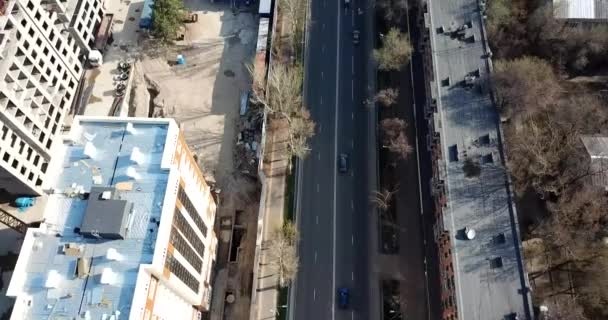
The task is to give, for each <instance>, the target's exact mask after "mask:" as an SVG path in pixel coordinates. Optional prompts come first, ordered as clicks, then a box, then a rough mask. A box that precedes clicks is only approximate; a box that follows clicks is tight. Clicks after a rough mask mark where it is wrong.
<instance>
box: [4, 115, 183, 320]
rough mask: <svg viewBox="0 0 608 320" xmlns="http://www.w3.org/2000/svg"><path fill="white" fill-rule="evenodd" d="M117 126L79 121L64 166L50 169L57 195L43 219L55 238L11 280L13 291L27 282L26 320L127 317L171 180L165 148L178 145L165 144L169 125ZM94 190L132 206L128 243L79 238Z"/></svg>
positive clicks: (37, 247)
mask: <svg viewBox="0 0 608 320" xmlns="http://www.w3.org/2000/svg"><path fill="white" fill-rule="evenodd" d="M116 121H117V122H108V121H96V120H86V119H81V120H80V129H81V130H79V132H75V133H74V132H71V134H72V135H71V139H72V140H71V141H66V142H65V143H64V145H63V146H60V147H59V149H61V152H57V156H59V157H62V158H60V159H59V160H56V159H54V161H58V162H59V165H57V166H53V168H54V169H55V171H56V172H54V175H53V177H52V178H53V179H54V180H53V182H52V183H51V186H52V188H53V191H52V192H53V193H52V194H51V195H50V196H49V200H48V205H47V208H46V211H45V215H44V218H45V219H46V220H45V222H46V223H45V225H46V226H47V228H48V229H50V231H51V232H47V233H44V232H38V233H37V234H35V236H34V238H33V243H32V244H31V245H30V246H29V247H30V248H31V251H30V252H29V258H28V257H21V256H20V259H22V258H24V259H27V264H26V265H25V267H24V268H23V272H24V273H25V275H24V276H23V275H22V276H20V278H21V279H20V280H15V278H13V280H11V286H12V285H13V283H12V281H17V282H19V281H23V283H22V285H21V287H20V288H18V289H16V290H19V289H20V290H21V291H22V292H21V293H20V296H21V294H24V295H28V296H30V298H31V304H30V306H29V307H27V308H26V310H25V311H23V313H22V314H23V315H24V316H25V318H26V319H59V318H62V319H72V318H75V319H76V318H77V319H80V318H81V316H82V315H84V314H85V313H88V314H89V316H90V319H104V318H108V319H109V317H110V316H111V315H117V314H122V318H127V317H128V315H129V311H130V309H131V305H132V300H133V296H134V290H135V285H136V282H137V279H138V271H139V270H140V265H141V264H149V263H151V262H152V258H153V254H154V247H155V242H156V236H157V232H156V230H157V229H156V228H157V224H156V221H160V215H161V209H162V203H163V200H164V197H165V190H166V186H167V181H168V176H169V170H168V169H163V168H161V159H162V158H163V153H164V152H165V146H167V148H168V149H167V150H168V151H169V152H171V154H172V153H173V151H174V150H173V149H171V148H172V147H174V145H173V144H172V143H171V142H168V141H167V133H168V129H169V126H170V125H171V122H170V121H169V120H158V121H156V122H154V121H149V122H128V121H124V120H116ZM72 130H73V131H74V126H73V127H72ZM76 131H78V130H76ZM96 187H106V188H117V189H120V193H119V197H120V199H121V200H126V201H127V202H129V203H132V204H133V208H132V210H131V211H130V213H129V216H128V217H127V230H126V232H125V239H124V240H108V239H89V238H85V237H82V236H81V235H80V234H78V233H77V231H78V230H77V229H75V228H78V227H80V226H81V225H82V222H83V219H84V217H85V211H86V210H87V205H88V200H86V199H83V198H84V196H83V195H86V194H87V193H88V192H90V191H91V189H92V188H96ZM24 247H26V246H25V245H24ZM66 250H67V251H66ZM66 252H70V254H66ZM25 254H28V253H25ZM21 255H24V252H23V251H22V253H21ZM79 257H82V258H85V259H83V260H84V262H85V263H86V264H88V265H89V268H88V269H89V274H88V276H84V277H82V278H80V277H78V276H77V265H78V258H79ZM85 269H86V268H85ZM79 271H82V270H79ZM13 277H15V276H13ZM19 285H20V284H16V287H19ZM9 290H10V288H9ZM117 312H118V313H117Z"/></svg>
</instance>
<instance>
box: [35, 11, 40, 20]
mask: <svg viewBox="0 0 608 320" xmlns="http://www.w3.org/2000/svg"><path fill="white" fill-rule="evenodd" d="M34 17H35V18H36V20H37V21H40V18H42V16H41V15H40V11H36V14H35V15H34Z"/></svg>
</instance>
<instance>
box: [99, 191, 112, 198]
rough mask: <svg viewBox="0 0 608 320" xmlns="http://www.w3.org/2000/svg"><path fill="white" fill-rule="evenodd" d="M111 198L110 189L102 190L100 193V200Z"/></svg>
mask: <svg viewBox="0 0 608 320" xmlns="http://www.w3.org/2000/svg"><path fill="white" fill-rule="evenodd" d="M110 199H112V191H110V190H108V191H104V192H102V193H101V200H110Z"/></svg>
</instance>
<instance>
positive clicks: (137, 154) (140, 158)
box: [130, 147, 146, 165]
mask: <svg viewBox="0 0 608 320" xmlns="http://www.w3.org/2000/svg"><path fill="white" fill-rule="evenodd" d="M130 159H131V161H133V162H135V163H137V164H139V165H142V164H144V163H145V162H146V155H145V154H144V153H143V152H141V150H139V148H138V147H133V151H131V158H130Z"/></svg>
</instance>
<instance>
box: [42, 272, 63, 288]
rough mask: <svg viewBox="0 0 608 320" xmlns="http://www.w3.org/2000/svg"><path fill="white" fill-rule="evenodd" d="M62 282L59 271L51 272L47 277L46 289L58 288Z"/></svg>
mask: <svg viewBox="0 0 608 320" xmlns="http://www.w3.org/2000/svg"><path fill="white" fill-rule="evenodd" d="M60 281H61V275H60V274H59V272H57V270H49V272H48V273H47V276H46V282H45V283H44V287H45V288H57V287H59V282H60Z"/></svg>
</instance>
